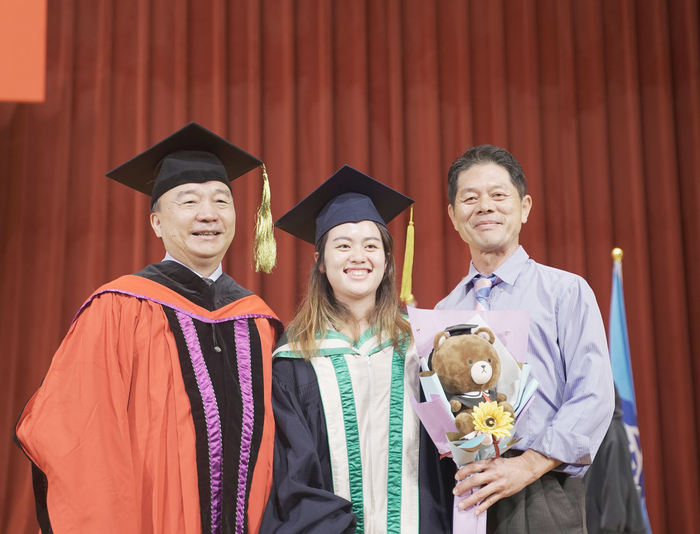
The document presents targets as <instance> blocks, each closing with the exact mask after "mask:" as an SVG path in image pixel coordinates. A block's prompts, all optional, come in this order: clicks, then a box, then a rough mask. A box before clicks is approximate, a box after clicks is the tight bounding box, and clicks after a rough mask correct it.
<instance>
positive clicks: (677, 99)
mask: <svg viewBox="0 0 700 534" xmlns="http://www.w3.org/2000/svg"><path fill="white" fill-rule="evenodd" d="M47 23H48V36H47V41H48V50H47V85H46V87H47V90H46V101H45V102H44V103H42V104H13V103H0V184H1V186H2V191H3V192H4V194H3V195H2V196H0V224H1V225H2V226H1V228H2V232H0V254H1V256H0V259H1V262H2V263H1V264H0V274H1V277H0V290H1V292H2V294H1V298H0V339H2V343H3V351H2V358H0V372H1V376H3V377H4V381H5V385H4V388H3V392H2V395H0V428H1V429H2V432H3V434H4V436H5V439H4V440H2V441H0V457H1V458H3V459H4V461H3V462H2V464H0V506H2V510H3V511H2V516H1V517H0V531H2V532H12V533H25V532H26V533H29V532H36V528H37V527H36V520H35V519H34V510H33V501H32V496H31V481H30V475H29V463H28V462H27V461H26V459H25V458H24V457H23V455H22V454H21V452H20V451H19V450H18V449H17V448H16V447H15V446H14V445H12V444H11V442H10V439H9V438H10V434H11V432H12V428H13V425H14V423H15V421H16V418H17V416H18V414H19V412H20V410H21V409H22V406H23V405H24V402H25V401H26V400H27V399H28V398H29V397H30V396H31V394H32V393H33V392H34V391H35V390H36V388H37V387H38V386H39V384H40V382H41V380H42V377H43V376H44V374H45V372H46V369H47V367H48V365H49V363H50V360H51V357H52V355H53V352H54V351H55V349H56V348H57V346H58V344H59V343H60V341H61V339H62V337H63V335H64V333H65V332H66V330H67V328H68V325H69V323H70V321H71V319H72V317H73V315H74V313H75V312H76V310H77V309H78V307H79V306H80V304H81V303H82V302H83V301H84V299H85V298H86V297H87V296H88V295H89V294H90V292H91V291H92V290H94V289H95V288H97V287H98V286H100V285H101V284H102V283H104V282H106V281H108V280H110V279H112V278H114V277H116V276H119V275H121V274H124V273H128V272H133V271H135V270H138V269H140V268H141V267H142V266H143V265H145V264H146V263H148V262H151V261H158V260H160V259H161V257H162V255H163V250H162V247H161V245H160V243H159V242H158V241H157V240H156V239H155V238H154V236H153V235H152V232H151V230H150V228H149V227H148V223H147V216H148V200H147V199H146V198H145V197H143V196H140V195H139V194H137V193H133V192H131V191H129V190H127V189H126V188H124V187H123V186H121V185H119V184H116V183H111V182H110V181H109V180H107V179H106V178H104V177H103V175H104V173H105V171H106V170H108V169H110V168H112V167H113V166H115V165H117V164H119V163H121V162H123V161H124V160H126V159H127V158H130V157H131V156H133V155H134V154H136V153H137V152H139V151H140V150H142V149H144V148H146V147H147V146H149V145H150V144H151V143H153V142H155V141H157V140H159V139H161V138H162V137H164V136H165V135H167V134H169V133H170V132H172V131H173V130H175V129H176V128H178V127H180V126H182V125H183V124H185V123H186V122H187V121H190V120H196V121H198V122H200V123H202V124H203V125H205V126H207V127H208V128H211V129H213V130H215V131H216V132H218V133H220V134H221V135H224V136H226V137H227V138H229V139H230V140H231V141H233V142H234V143H236V144H238V145H240V146H242V147H243V148H245V149H246V150H248V151H249V152H251V153H253V154H255V155H258V156H260V157H261V158H262V159H263V160H264V161H265V163H266V164H267V168H268V171H269V174H270V179H271V184H272V209H273V215H274V216H275V217H277V216H279V215H281V214H282V213H284V212H285V211H286V210H287V209H289V208H290V207H292V206H293V205H294V204H295V203H296V202H297V201H298V200H300V199H301V198H302V197H303V196H305V195H306V194H307V193H308V192H310V191H311V190H312V189H313V188H314V187H315V186H317V185H318V184H319V183H321V181H322V180H323V179H325V178H326V177H327V176H329V175H330V174H331V173H332V172H333V171H335V170H336V169H337V168H338V167H340V166H341V165H342V164H344V163H348V164H350V165H353V166H355V167H357V168H358V169H360V170H362V171H365V172H368V173H369V174H370V175H372V176H374V177H376V178H377V179H379V180H381V181H383V182H386V183H387V184H389V185H391V186H393V187H396V188H398V189H400V190H402V191H404V192H406V193H407V194H409V195H411V196H413V197H414V198H416V199H417V202H416V205H415V212H414V220H415V223H416V243H417V249H416V263H415V267H414V293H415V295H416V297H417V300H418V303H419V305H420V306H421V307H432V306H434V304H435V303H436V302H437V301H438V300H439V299H440V298H442V297H443V296H444V295H445V294H446V293H447V292H448V291H449V290H450V289H451V288H452V287H453V286H454V285H455V284H456V283H457V282H458V281H459V279H460V278H461V277H462V276H463V275H464V274H465V273H466V272H467V269H468V262H469V253H468V250H467V247H466V246H465V245H464V244H463V243H462V242H461V240H460V239H459V236H458V235H457V233H456V232H455V231H454V230H453V228H452V225H451V223H450V222H449V219H448V217H447V214H446V202H447V201H446V192H445V189H446V185H445V184H446V173H447V169H448V167H449V165H450V163H451V162H452V161H453V160H454V159H455V157H457V156H458V155H459V154H460V153H461V152H462V151H463V150H464V149H465V148H467V147H469V146H470V145H473V144H479V143H492V144H498V145H501V146H504V147H506V148H507V149H509V150H510V151H511V152H512V153H513V154H514V155H515V156H516V157H517V158H518V159H519V160H520V162H521V163H522V165H523V168H524V170H525V174H526V176H527V178H528V181H529V185H530V192H531V194H532V196H533V199H534V207H533V212H532V216H531V220H530V221H529V222H528V223H527V225H526V226H525V228H524V232H523V236H522V242H523V244H524V246H525V248H526V250H527V251H528V252H529V253H530V255H531V256H532V257H534V258H535V259H536V260H538V261H541V262H544V263H548V264H550V265H553V266H555V267H559V268H563V269H567V270H569V271H573V272H576V273H579V274H581V275H583V276H584V277H586V278H587V279H588V281H589V282H590V283H591V285H592V286H593V289H594V290H595V292H596V295H597V296H598V300H599V303H600V306H601V310H602V312H603V315H604V316H607V314H608V309H609V301H610V285H611V258H610V251H611V249H612V248H613V247H615V246H619V247H621V248H623V249H624V251H625V260H624V273H625V290H626V301H627V302H626V303H627V313H628V323H629V328H630V336H631V339H630V344H631V351H632V358H633V367H634V375H635V382H636V391H637V403H638V411H639V420H640V422H639V426H640V431H641V434H642V444H643V451H644V463H645V465H644V467H645V473H646V484H647V494H648V508H649V513H650V516H651V521H652V526H653V530H654V532H655V534H663V533H666V532H668V533H676V532H692V531H694V530H696V529H697V525H698V524H700V497H699V495H700V488H699V484H698V478H699V477H698V475H700V467H699V466H698V454H697V443H698V440H700V424H699V422H698V419H699V417H698V416H699V415H700V388H698V387H696V386H695V383H696V382H697V383H700V364H698V360H697V359H694V358H693V354H698V353H699V350H700V328H698V327H697V325H699V324H700V277H698V276H697V270H698V269H697V266H698V265H699V264H700V181H699V180H698V176H700V57H699V54H700V52H699V51H700V47H699V34H700V19H699V14H698V5H697V2H696V1H695V0H644V1H643V2H635V1H633V0H615V1H604V0H571V1H567V0H489V1H484V0H473V1H468V0H434V1H432V2H430V1H425V0H403V1H400V0H365V1H359V0H358V1H331V0H325V1H320V0H296V1H294V2H292V1H289V2H287V1H279V0H278V1H274V0H262V1H260V2H256V1H243V0H230V1H226V0H196V1H194V0H120V1H118V2H117V1H114V0H54V1H52V2H49V4H48V20H47ZM260 186H261V179H260V173H259V171H255V172H253V173H251V174H250V175H249V176H247V177H245V178H242V179H240V180H237V181H236V182H235V183H234V194H235V198H236V207H237V214H238V226H237V235H236V238H235V240H234V245H233V248H232V250H231V251H230V252H229V254H228V257H227V259H226V261H225V267H226V270H227V271H228V272H229V273H230V274H232V275H233V276H234V278H236V279H237V280H238V281H239V282H240V283H242V284H243V285H245V286H247V287H249V288H251V289H252V290H254V291H256V292H257V293H258V294H260V295H261V296H262V297H263V298H264V299H265V300H266V301H267V302H268V303H269V304H270V305H271V306H272V307H273V309H275V310H276V311H277V312H278V314H279V315H280V316H281V317H282V318H283V319H284V320H285V321H286V320H289V319H290V318H291V316H292V314H293V311H294V308H295V305H296V303H297V301H298V299H299V295H300V294H301V292H302V291H303V288H304V284H305V280H306V277H307V274H308V271H309V267H310V265H311V259H312V258H311V257H312V248H311V247H310V246H309V245H306V244H303V243H299V242H298V241H296V240H294V239H293V238H291V237H290V236H288V235H285V234H282V233H281V232H280V233H278V234H277V238H278V247H279V262H278V267H277V269H276V270H275V272H274V273H273V274H272V275H269V276H266V275H261V274H254V273H253V272H252V270H251V268H250V256H251V254H250V250H251V243H252V233H253V216H254V213H255V207H256V206H257V203H258V200H259V197H260ZM406 223H407V214H404V215H402V216H401V217H399V218H398V220H397V221H396V222H393V223H392V224H391V225H390V229H391V230H392V232H393V233H394V235H395V236H396V240H397V242H398V250H399V251H402V250H403V244H404V229H405V225H406ZM400 256H402V254H400ZM694 266H695V267H694ZM693 324H694V325H696V326H695V327H693V326H692V325H693ZM86 483H88V484H89V483H90V481H86Z"/></svg>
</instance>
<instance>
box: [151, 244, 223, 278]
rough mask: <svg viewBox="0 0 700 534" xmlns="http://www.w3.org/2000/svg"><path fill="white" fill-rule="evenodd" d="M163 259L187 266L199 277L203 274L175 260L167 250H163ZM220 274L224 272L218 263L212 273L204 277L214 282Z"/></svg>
mask: <svg viewBox="0 0 700 534" xmlns="http://www.w3.org/2000/svg"><path fill="white" fill-rule="evenodd" d="M163 261H174V262H175V263H179V264H180V265H183V266H185V267H187V268H188V269H189V270H190V271H192V272H193V273H194V274H196V275H197V276H199V277H200V278H204V276H202V275H201V274H199V273H198V272H197V271H195V270H194V269H193V268H192V267H190V266H189V265H185V264H184V263H182V262H181V261H177V260H176V259H175V258H173V257H172V256H171V255H170V253H169V252H167V251H166V252H165V258H163ZM222 274H224V269H223V268H222V267H221V264H220V263H219V266H218V267H217V268H216V271H214V272H213V273H211V274H210V275H209V276H207V277H206V278H209V280H211V281H212V282H216V281H217V280H218V278H219V276H221V275H222Z"/></svg>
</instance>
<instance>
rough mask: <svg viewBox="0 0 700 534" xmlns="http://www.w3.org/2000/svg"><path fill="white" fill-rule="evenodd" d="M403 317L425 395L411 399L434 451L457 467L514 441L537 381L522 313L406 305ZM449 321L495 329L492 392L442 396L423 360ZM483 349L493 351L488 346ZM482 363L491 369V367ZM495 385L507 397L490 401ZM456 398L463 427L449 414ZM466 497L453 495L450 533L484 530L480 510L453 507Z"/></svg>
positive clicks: (436, 379) (477, 328)
mask: <svg viewBox="0 0 700 534" xmlns="http://www.w3.org/2000/svg"><path fill="white" fill-rule="evenodd" d="M409 319H410V322H411V328H412V331H413V335H414V340H415V343H416V349H417V351H418V354H419V356H420V357H421V367H422V369H423V372H422V373H421V378H420V381H421V387H422V389H423V394H424V396H425V399H426V401H425V402H421V403H419V402H417V401H416V400H415V399H412V400H411V403H412V404H413V407H414V409H415V410H416V413H417V414H418V417H419V418H420V420H421V422H422V423H423V426H424V427H425V428H426V430H427V432H428V434H429V435H430V437H431V439H432V440H433V442H434V443H435V446H436V447H437V449H438V451H439V452H440V454H442V455H443V456H450V457H451V458H452V459H453V460H454V462H455V463H456V464H457V467H462V466H464V465H466V464H468V463H470V462H473V461H475V460H484V459H487V458H493V457H498V456H500V455H501V454H503V453H504V452H505V451H506V450H508V449H509V448H510V447H512V446H513V445H515V444H516V443H517V442H518V441H519V439H518V438H516V437H515V429H516V428H517V424H518V422H519V421H520V420H521V416H522V414H523V413H525V411H526V410H527V408H528V407H529V405H530V402H531V401H532V398H533V395H534V393H535V391H536V389H537V381H536V380H535V379H534V378H532V377H531V376H530V366H529V365H528V364H527V363H525V356H526V353H527V338H528V322H529V318H528V314H527V312H497V311H487V312H484V311H442V310H421V309H416V308H410V309H409ZM487 322H488V324H489V325H490V328H481V327H486V326H487ZM453 325H460V329H461V330H464V329H465V328H469V329H473V330H474V331H477V332H479V331H482V330H486V331H488V332H489V334H491V335H492V336H493V333H495V336H493V337H495V339H493V338H492V339H491V342H492V344H493V349H495V351H496V353H497V355H498V358H497V359H498V360H500V366H499V367H498V368H497V371H500V373H499V376H498V378H497V385H496V387H495V388H494V390H493V392H490V393H489V392H488V391H480V392H477V393H476V394H470V393H462V394H457V395H452V397H451V398H448V396H447V395H446V392H445V388H444V387H443V383H442V382H441V380H440V378H439V377H438V374H437V373H436V372H435V370H433V369H432V368H431V365H430V363H432V362H430V363H429V360H430V359H431V358H432V352H433V346H434V344H435V346H437V345H438V343H441V342H443V341H444V340H443V339H442V338H441V336H439V337H437V338H436V334H443V333H444V332H443V331H445V330H447V331H448V332H447V334H446V335H448V336H449V330H450V328H449V327H452V326H453ZM470 335H474V334H470ZM482 343H483V342H482ZM489 349H490V350H493V349H491V347H489ZM486 367H487V366H484V368H486ZM488 367H489V373H491V370H490V369H491V368H490V366H488ZM490 378H491V375H490V374H489V379H490ZM443 379H444V376H443ZM493 381H495V376H494V380H492V382H493ZM445 382H448V381H445ZM480 383H483V382H480ZM496 390H497V392H498V398H499V399H501V398H503V397H505V399H506V400H507V402H505V403H504V402H496ZM453 393H454V392H453ZM460 393H461V392H460ZM487 393H489V394H487ZM470 396H471V397H472V398H471V399H470V398H469V397H470ZM460 402H461V403H463V404H468V405H469V406H471V408H470V409H469V410H467V411H468V412H469V426H468V427H465V426H464V424H463V420H460V419H462V416H461V415H459V416H458V418H460V419H458V422H459V423H460V424H459V427H460V428H461V429H462V432H460V431H459V430H458V428H457V427H458V425H457V424H456V421H455V415H454V414H455V412H459V411H460V408H459V403H460ZM455 403H457V404H455ZM465 428H466V429H467V432H466V433H465ZM467 496H468V495H461V496H459V497H455V505H454V521H453V524H454V532H479V531H482V532H484V531H485V525H486V523H485V521H486V514H481V515H480V516H475V515H474V514H473V510H469V509H468V510H460V509H459V508H458V506H457V505H458V503H459V502H460V501H461V500H462V499H465V498H466V497H467Z"/></svg>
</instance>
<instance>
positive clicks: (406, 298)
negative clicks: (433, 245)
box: [400, 206, 416, 306]
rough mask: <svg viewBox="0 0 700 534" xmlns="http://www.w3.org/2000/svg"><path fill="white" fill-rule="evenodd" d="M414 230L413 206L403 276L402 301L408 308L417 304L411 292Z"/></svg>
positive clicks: (407, 232) (407, 234) (407, 233)
mask: <svg viewBox="0 0 700 534" xmlns="http://www.w3.org/2000/svg"><path fill="white" fill-rule="evenodd" d="M414 240H415V237H414V229H413V206H411V217H410V220H409V222H408V229H407V230H406V253H405V254H404V256H403V275H402V276H401V296H400V298H401V300H402V301H403V302H404V304H406V305H407V306H410V305H411V304H413V303H414V302H415V300H416V299H415V298H414V297H413V294H412V293H411V291H412V290H413V287H412V285H413V247H414Z"/></svg>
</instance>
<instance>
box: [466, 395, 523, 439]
mask: <svg viewBox="0 0 700 534" xmlns="http://www.w3.org/2000/svg"><path fill="white" fill-rule="evenodd" d="M472 418H473V419H474V428H476V430H478V431H480V432H483V433H484V434H491V435H492V436H493V437H494V438H496V439H499V438H504V437H506V436H510V432H509V431H510V429H511V428H513V422H514V419H513V418H512V417H511V415H510V414H509V413H508V412H506V411H504V410H503V407H502V406H499V405H498V404H496V403H495V402H482V403H479V406H477V407H476V408H474V411H473V412H472Z"/></svg>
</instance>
